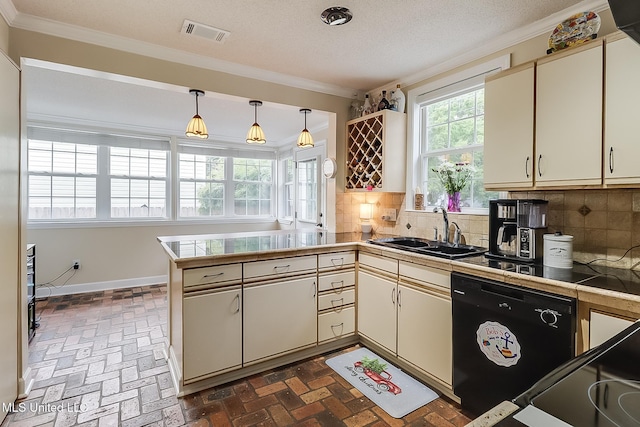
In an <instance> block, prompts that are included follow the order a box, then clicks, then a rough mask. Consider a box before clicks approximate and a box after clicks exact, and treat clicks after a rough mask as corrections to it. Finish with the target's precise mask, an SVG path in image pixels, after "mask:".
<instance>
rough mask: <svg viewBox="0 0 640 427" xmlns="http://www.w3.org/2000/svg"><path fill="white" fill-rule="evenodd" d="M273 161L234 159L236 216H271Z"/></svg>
mask: <svg viewBox="0 0 640 427" xmlns="http://www.w3.org/2000/svg"><path fill="white" fill-rule="evenodd" d="M272 177H273V161H272V160H264V159H237V158H236V159H233V182H234V193H233V194H234V197H233V200H234V214H236V215H261V216H262V215H270V214H271V188H272Z"/></svg>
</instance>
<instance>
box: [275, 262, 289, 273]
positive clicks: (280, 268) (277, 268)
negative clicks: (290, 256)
mask: <svg viewBox="0 0 640 427" xmlns="http://www.w3.org/2000/svg"><path fill="white" fill-rule="evenodd" d="M289 267H291V264H287V265H276V266H275V267H273V269H274V270H275V271H276V273H278V270H288V269H289Z"/></svg>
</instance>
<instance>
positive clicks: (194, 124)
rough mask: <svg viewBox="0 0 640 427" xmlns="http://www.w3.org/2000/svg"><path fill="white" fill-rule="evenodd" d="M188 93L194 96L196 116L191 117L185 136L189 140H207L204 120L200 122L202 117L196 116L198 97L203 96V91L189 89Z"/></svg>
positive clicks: (207, 134) (207, 135)
mask: <svg viewBox="0 0 640 427" xmlns="http://www.w3.org/2000/svg"><path fill="white" fill-rule="evenodd" d="M189 93H190V94H192V95H195V96H196V115H195V116H193V118H192V119H191V120H189V124H188V125H187V130H186V131H185V135H187V136H188V137H190V138H191V137H197V138H202V139H207V138H209V133H208V132H207V126H206V125H205V124H204V120H202V117H200V115H199V114H198V96H204V91H202V90H199V89H189Z"/></svg>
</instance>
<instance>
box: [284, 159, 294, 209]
mask: <svg viewBox="0 0 640 427" xmlns="http://www.w3.org/2000/svg"><path fill="white" fill-rule="evenodd" d="M281 164H282V167H283V169H284V172H283V183H282V186H283V191H282V193H281V194H282V197H283V200H282V206H283V208H282V217H283V218H293V215H294V213H295V211H294V207H293V202H294V198H295V192H294V187H293V186H294V172H295V163H294V161H293V158H292V157H288V158H286V159H284V160H282V162H281Z"/></svg>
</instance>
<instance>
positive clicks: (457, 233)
mask: <svg viewBox="0 0 640 427" xmlns="http://www.w3.org/2000/svg"><path fill="white" fill-rule="evenodd" d="M451 224H452V225H453V226H454V227H455V231H454V233H453V244H454V245H459V244H460V234H461V233H460V227H458V224H456V222H455V221H451Z"/></svg>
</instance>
